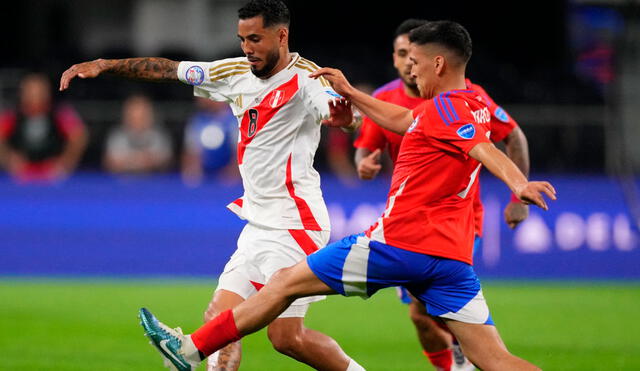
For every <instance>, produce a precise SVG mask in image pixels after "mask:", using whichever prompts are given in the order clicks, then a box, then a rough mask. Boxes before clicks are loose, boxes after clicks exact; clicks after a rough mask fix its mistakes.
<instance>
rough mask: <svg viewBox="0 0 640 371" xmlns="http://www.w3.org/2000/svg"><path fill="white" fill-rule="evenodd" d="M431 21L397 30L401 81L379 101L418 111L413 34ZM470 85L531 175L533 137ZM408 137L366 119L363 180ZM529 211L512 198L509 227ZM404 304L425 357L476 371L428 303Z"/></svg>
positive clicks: (496, 133) (445, 367) (478, 213)
mask: <svg viewBox="0 0 640 371" xmlns="http://www.w3.org/2000/svg"><path fill="white" fill-rule="evenodd" d="M425 23H427V21H426V20H422V19H408V20H406V21H404V22H403V23H401V24H400V25H399V26H398V28H397V29H396V32H395V38H394V42H393V65H394V67H395V68H396V70H397V71H398V75H399V78H398V79H396V80H393V81H391V82H389V83H387V84H385V85H384V86H382V87H381V88H379V89H378V90H376V91H375V92H374V93H373V96H374V97H375V98H377V99H380V100H383V101H385V102H390V103H394V104H397V105H399V106H403V107H406V108H409V109H413V108H415V107H416V106H418V105H419V104H421V103H422V102H424V99H422V98H420V92H419V90H418V87H417V85H416V81H415V78H413V77H412V75H411V65H412V63H411V61H410V60H409V57H408V55H409V46H410V43H409V32H410V31H411V30H412V29H414V28H417V27H419V26H421V25H423V24H425ZM465 82H466V87H467V88H468V89H471V90H474V91H476V92H478V93H479V95H480V97H481V98H482V99H483V100H484V102H485V103H486V104H487V106H488V107H489V111H490V112H491V137H490V139H491V141H492V142H494V143H496V142H500V141H504V143H505V146H506V152H507V155H508V157H509V158H510V159H511V160H512V161H513V162H514V163H515V164H516V165H517V166H518V168H519V169H520V170H521V171H522V173H523V174H524V175H525V176H527V177H528V176H529V152H528V145H527V139H526V137H525V136H524V133H523V132H522V130H520V128H519V127H518V124H517V123H516V121H515V120H513V118H511V116H509V115H508V114H507V113H506V112H505V111H504V110H503V109H502V108H500V107H499V106H498V105H496V104H495V102H494V101H493V100H492V99H491V97H489V95H488V94H487V93H486V92H485V90H484V89H483V88H482V87H481V86H479V85H477V84H473V83H471V81H470V80H469V79H466V80H465ZM402 138H403V137H402V136H401V135H398V134H396V133H393V132H391V131H389V130H385V129H383V128H381V127H380V126H378V125H376V124H375V123H374V122H373V121H371V119H369V118H368V117H365V118H364V120H363V123H362V126H361V127H360V135H359V137H358V138H357V139H356V141H355V142H354V146H355V147H356V154H355V165H356V168H357V170H358V176H359V177H360V179H363V180H370V179H373V178H375V177H376V176H377V175H378V172H379V171H380V170H381V164H380V156H381V154H382V153H383V152H384V151H385V150H387V151H388V152H389V155H390V157H391V161H392V162H393V163H394V164H395V162H396V159H397V157H398V152H399V151H400V144H401V143H402ZM479 185H480V183H479V182H477V185H476V186H474V187H477V188H478V189H476V190H474V193H475V196H474V211H475V226H476V240H475V245H476V246H478V245H479V242H480V237H481V236H482V221H483V208H482V203H481V200H480V193H479ZM528 213H529V207H528V206H527V205H525V204H523V203H521V202H520V200H518V199H517V198H516V197H512V198H511V202H510V203H509V204H508V205H507V207H506V209H505V211H504V215H505V220H506V222H507V224H508V225H509V226H510V227H511V228H514V227H515V226H516V225H517V224H518V223H520V222H521V221H523V220H524V219H525V218H526V217H527V215H528ZM398 290H399V293H400V297H401V300H402V301H403V302H404V303H406V304H409V316H410V318H411V321H412V322H413V324H414V326H415V328H416V331H417V334H418V339H419V341H420V344H421V345H422V349H423V352H424V354H425V355H426V356H427V357H428V358H429V361H430V362H431V364H433V366H434V367H435V368H436V369H437V370H442V371H449V370H473V369H475V367H474V366H473V365H472V364H471V363H470V362H469V361H468V360H467V359H466V357H465V356H464V354H463V353H462V351H461V349H460V346H459V344H458V343H457V341H455V339H454V338H453V337H452V336H451V334H450V332H449V331H448V330H447V329H446V328H445V327H443V326H441V325H440V324H438V323H437V322H436V321H434V320H433V319H432V318H431V316H429V315H428V314H427V311H426V309H425V307H424V305H423V304H422V303H420V302H419V301H418V300H416V299H415V298H413V297H411V295H409V294H408V292H407V291H406V290H405V289H402V288H398Z"/></svg>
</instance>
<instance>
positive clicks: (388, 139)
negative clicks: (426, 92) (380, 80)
mask: <svg viewBox="0 0 640 371" xmlns="http://www.w3.org/2000/svg"><path fill="white" fill-rule="evenodd" d="M373 97H374V98H377V99H380V100H382V101H385V102H389V103H394V104H397V105H399V106H402V107H406V108H409V109H414V108H416V107H417V106H418V105H419V104H420V103H423V102H424V99H422V98H413V97H410V96H408V95H407V93H406V92H405V90H404V84H403V83H402V80H400V79H396V80H393V81H391V82H389V83H387V84H386V85H383V86H382V87H381V88H379V89H378V90H376V91H374V92H373ZM401 142H402V135H399V134H396V133H394V132H391V131H389V130H385V129H383V128H381V127H380V126H378V125H376V123H374V122H373V121H371V119H370V118H368V117H366V116H365V118H364V120H363V121H362V125H361V126H360V135H359V136H358V139H356V141H355V142H354V143H353V145H354V147H356V148H366V149H368V150H369V151H371V152H373V151H375V150H376V149H381V150H384V149H385V148H386V149H387V150H388V151H389V156H391V161H393V163H394V164H395V162H396V158H397V157H398V152H399V151H400V143H401Z"/></svg>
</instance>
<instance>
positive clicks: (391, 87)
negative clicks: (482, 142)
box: [353, 79, 518, 236]
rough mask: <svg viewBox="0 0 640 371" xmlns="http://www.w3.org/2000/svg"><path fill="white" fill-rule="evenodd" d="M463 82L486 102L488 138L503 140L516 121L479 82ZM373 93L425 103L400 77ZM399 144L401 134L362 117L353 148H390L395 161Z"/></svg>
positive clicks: (478, 207) (479, 214) (479, 215)
mask: <svg viewBox="0 0 640 371" xmlns="http://www.w3.org/2000/svg"><path fill="white" fill-rule="evenodd" d="M465 83H466V85H467V89H469V90H474V91H476V92H477V93H478V95H479V96H480V98H481V99H482V100H483V101H484V103H486V105H487V107H488V108H489V112H490V113H491V138H490V139H491V141H492V142H494V143H498V142H501V141H503V140H504V138H506V137H507V135H509V134H510V133H511V131H512V130H513V129H514V128H516V127H517V126H518V123H517V122H516V121H515V120H514V119H513V118H512V117H511V116H510V115H509V114H507V112H506V111H505V110H504V109H502V107H500V106H498V105H497V104H496V103H495V102H494V101H493V99H491V97H490V96H489V94H487V92H486V91H485V90H484V89H483V88H482V86H480V85H478V84H474V83H472V82H471V80H469V79H466V80H465ZM373 96H374V97H375V98H377V99H380V100H383V101H385V102H389V103H394V104H397V105H399V106H402V107H406V108H409V109H414V108H415V107H417V106H418V105H419V104H420V103H422V102H424V99H422V98H411V97H409V96H408V95H407V94H406V92H405V90H404V85H403V83H402V80H401V79H396V80H393V81H391V82H389V83H387V84H386V85H383V86H382V87H381V88H380V89H378V90H376V91H375V92H374V93H373ZM401 143H402V136H401V135H398V134H396V133H393V132H391V131H389V130H385V129H383V128H381V127H380V126H378V125H376V124H375V123H374V122H373V121H371V119H369V118H368V117H365V118H364V120H363V122H362V126H361V128H360V136H359V137H358V139H356V141H355V142H354V144H353V145H354V146H355V147H356V148H366V149H368V150H369V151H371V152H373V151H375V150H376V149H381V150H384V149H385V148H386V149H388V150H389V155H390V156H391V160H392V161H393V163H394V164H395V162H396V158H397V157H398V152H399V151H400V144H401ZM479 188H480V185H479V183H478V185H477V186H475V187H474V189H473V193H474V212H475V227H476V234H477V235H478V236H482V223H483V215H484V214H483V207H482V202H481V201H480V189H479Z"/></svg>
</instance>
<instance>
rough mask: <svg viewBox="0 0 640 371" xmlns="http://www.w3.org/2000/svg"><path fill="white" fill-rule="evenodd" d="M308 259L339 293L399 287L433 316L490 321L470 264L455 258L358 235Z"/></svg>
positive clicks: (365, 293)
mask: <svg viewBox="0 0 640 371" xmlns="http://www.w3.org/2000/svg"><path fill="white" fill-rule="evenodd" d="M307 263H308V264H309V267H310V268H311V270H312V271H313V273H314V274H315V275H316V276H317V277H318V278H319V279H320V280H321V281H322V282H324V283H325V284H327V285H328V286H329V287H331V288H332V289H333V290H335V291H336V292H338V293H340V294H341V295H345V296H353V295H357V296H362V297H365V298H368V297H370V296H371V295H373V294H375V293H376V292H377V291H378V290H380V289H382V288H386V287H393V286H404V287H406V288H407V290H409V292H411V294H412V295H413V296H414V297H415V298H417V299H418V300H420V301H421V302H422V303H424V304H425V306H426V308H427V312H428V313H429V314H430V315H432V316H438V317H443V318H448V319H453V320H456V321H460V322H466V323H475V324H489V325H492V324H493V321H492V319H491V315H490V314H489V308H488V307H487V304H486V302H485V300H484V296H483V295H482V288H481V287H480V281H479V280H478V277H477V276H476V274H475V272H474V271H473V267H472V266H471V265H469V264H466V263H463V262H460V261H457V260H451V259H445V258H440V257H436V256H431V255H426V254H420V253H416V252H412V251H408V250H403V249H399V248H397V247H393V246H390V245H386V244H383V243H381V242H378V241H372V240H370V239H369V238H368V237H366V236H364V234H357V235H351V236H348V237H345V238H343V239H342V240H340V241H336V242H334V243H332V244H330V245H328V246H327V247H325V248H323V249H320V250H318V251H316V252H315V253H313V254H311V255H309V256H308V257H307Z"/></svg>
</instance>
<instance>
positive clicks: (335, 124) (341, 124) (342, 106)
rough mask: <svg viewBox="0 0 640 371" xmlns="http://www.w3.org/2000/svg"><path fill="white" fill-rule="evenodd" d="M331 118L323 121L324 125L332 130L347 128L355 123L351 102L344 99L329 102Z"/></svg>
mask: <svg viewBox="0 0 640 371" xmlns="http://www.w3.org/2000/svg"><path fill="white" fill-rule="evenodd" d="M328 104H329V118H328V119H326V120H322V121H321V123H322V125H327V126H329V127H332V128H347V127H349V126H350V125H351V123H352V122H353V111H352V110H351V102H349V101H348V100H346V99H344V98H338V99H330V100H329V102H328Z"/></svg>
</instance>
